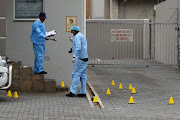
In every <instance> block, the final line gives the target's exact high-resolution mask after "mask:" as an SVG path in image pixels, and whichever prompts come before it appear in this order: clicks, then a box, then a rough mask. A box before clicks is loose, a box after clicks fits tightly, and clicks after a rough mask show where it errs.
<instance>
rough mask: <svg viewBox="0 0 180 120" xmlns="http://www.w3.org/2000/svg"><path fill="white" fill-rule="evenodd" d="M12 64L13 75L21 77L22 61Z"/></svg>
mask: <svg viewBox="0 0 180 120" xmlns="http://www.w3.org/2000/svg"><path fill="white" fill-rule="evenodd" d="M12 66H13V69H12V76H13V77H19V73H20V66H21V62H20V61H18V62H13V63H12Z"/></svg>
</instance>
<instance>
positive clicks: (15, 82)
mask: <svg viewBox="0 0 180 120" xmlns="http://www.w3.org/2000/svg"><path fill="white" fill-rule="evenodd" d="M19 87H20V80H19V77H13V79H12V84H11V87H10V88H9V89H10V90H13V91H19Z"/></svg>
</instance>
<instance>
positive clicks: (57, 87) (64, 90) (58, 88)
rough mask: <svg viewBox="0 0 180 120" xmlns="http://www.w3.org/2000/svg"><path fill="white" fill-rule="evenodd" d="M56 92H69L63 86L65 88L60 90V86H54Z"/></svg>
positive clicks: (67, 88)
mask: <svg viewBox="0 0 180 120" xmlns="http://www.w3.org/2000/svg"><path fill="white" fill-rule="evenodd" d="M56 91H57V92H66V91H69V87H66V86H65V87H63V88H61V87H60V85H57V86H56Z"/></svg>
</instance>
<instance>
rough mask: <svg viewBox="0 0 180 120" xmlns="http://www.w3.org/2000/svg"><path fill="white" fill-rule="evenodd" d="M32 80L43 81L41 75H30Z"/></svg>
mask: <svg viewBox="0 0 180 120" xmlns="http://www.w3.org/2000/svg"><path fill="white" fill-rule="evenodd" d="M32 80H44V75H43V74H32Z"/></svg>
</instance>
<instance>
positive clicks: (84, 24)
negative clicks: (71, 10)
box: [82, 0, 86, 37]
mask: <svg viewBox="0 0 180 120" xmlns="http://www.w3.org/2000/svg"><path fill="white" fill-rule="evenodd" d="M82 1H83V13H82V14H83V15H82V16H83V30H82V31H83V34H84V36H85V37H86V0H82Z"/></svg>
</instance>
